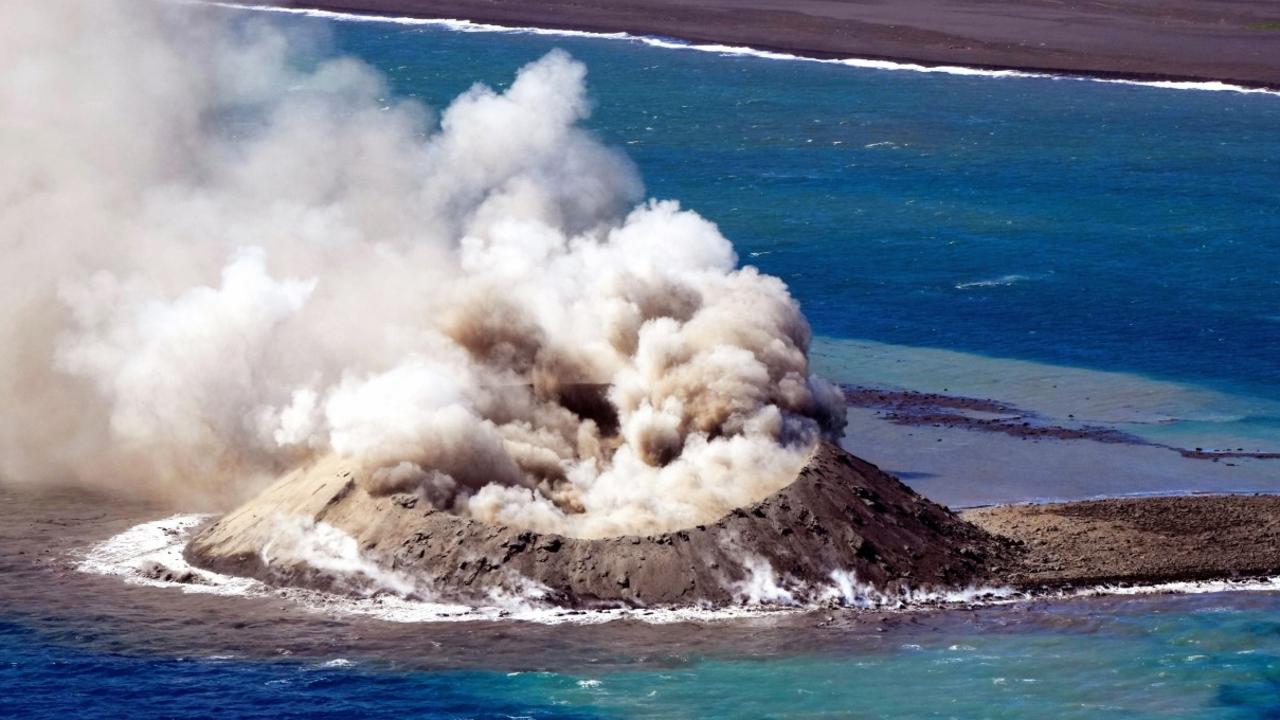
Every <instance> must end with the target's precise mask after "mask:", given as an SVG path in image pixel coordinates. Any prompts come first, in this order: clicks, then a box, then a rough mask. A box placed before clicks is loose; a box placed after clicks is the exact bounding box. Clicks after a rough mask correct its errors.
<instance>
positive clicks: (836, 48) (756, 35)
mask: <svg viewBox="0 0 1280 720" xmlns="http://www.w3.org/2000/svg"><path fill="white" fill-rule="evenodd" d="M210 4H213V5H216V6H219V7H226V8H239V9H245V10H258V11H275V12H287V13H298V14H312V15H319V16H330V17H335V18H344V17H345V18H347V19H363V20H369V21H374V20H382V21H387V22H397V21H400V22H403V21H405V20H419V21H424V22H439V23H442V24H447V23H465V24H467V25H470V26H472V27H471V29H472V30H473V31H485V30H491V31H495V32H497V31H510V32H519V31H527V32H547V33H566V34H581V35H583V36H588V37H592V36H593V37H601V38H612V39H626V40H632V41H639V42H644V43H646V44H650V45H655V46H659V47H665V48H670V49H690V50H701V51H709V52H718V53H724V54H740V55H755V56H759V57H764V58H768V59H792V60H804V61H813V62H834V63H840V64H845V65H849V66H852V67H862V68H868V69H884V70H914V71H920V72H943V73H951V74H962V75H988V76H996V77H1042V78H1057V79H1075V80H1092V81H1097V82H1113V83H1123V84H1139V85H1144V86H1152V87H1163V88H1173V89H1200V90H1226V91H1236V92H1251V93H1266V94H1280V30H1275V29H1274V28H1273V24H1274V23H1275V22H1276V21H1280V13H1276V17H1275V18H1271V17H1269V16H1266V17H1263V16H1250V17H1245V16H1240V15H1238V14H1236V15H1230V16H1229V17H1227V16H1224V17H1223V18H1220V19H1218V20H1217V21H1215V22H1209V21H1207V20H1206V19H1205V17H1204V16H1201V15H1199V14H1196V13H1191V10H1190V9H1189V6H1191V5H1194V4H1193V3H1190V2H1189V1H1187V0H1184V1H1183V2H1178V3H1174V4H1173V6H1172V7H1169V8H1165V9H1164V10H1163V11H1162V12H1155V11H1147V10H1146V9H1144V8H1139V9H1133V8H1130V9H1128V10H1120V9H1109V10H1107V11H1106V12H1101V11H1098V9H1097V8H1093V9H1091V10H1090V11H1089V12H1085V11H1084V9H1083V8H1058V9H1055V10H1052V11H1050V10H1048V9H1046V8H1044V7H1042V6H1038V5H1034V4H1032V3H1031V2H1030V0H1013V1H1011V2H1006V3H1004V4H1002V5H1001V7H1000V9H998V10H992V9H991V8H990V6H982V5H976V4H975V5H973V6H971V7H970V6H969V4H968V3H962V5H964V6H965V7H963V8H960V9H956V8H953V9H952V12H951V15H957V14H960V13H961V10H963V12H965V13H969V15H966V16H964V17H965V18H967V22H969V23H971V24H968V25H966V24H965V22H962V21H961V20H957V19H955V18H951V20H948V18H950V15H948V14H947V13H945V12H943V13H936V12H934V11H937V10H940V8H937V7H933V6H935V5H938V2H937V0H913V2H910V3H907V4H905V5H901V6H900V5H893V6H891V7H890V8H885V7H881V6H876V5H862V4H859V5H856V6H851V5H845V4H832V3H826V4H823V3H820V2H817V0H809V1H808V2H802V3H800V5H799V9H798V10H796V11H786V12H784V11H782V9H781V8H782V7H790V6H789V5H785V4H783V3H780V2H778V1H777V0H756V2H749V0H702V2H700V3H698V4H697V5H693V6H690V5H684V4H675V3H670V2H666V1H664V0H630V1H629V2H623V3H611V2H604V1H603V0H596V1H595V2H588V3H581V4H578V5H574V6H573V7H572V9H570V8H568V7H566V5H565V3H564V2H563V0H540V1H539V2H529V3H516V2H511V1H510V0H496V1H493V2H478V1H477V0H452V1H450V2H437V3H431V4H429V5H426V4H423V3H421V2H415V1H414V0H304V1H302V2H297V1H294V0H267V1H266V2H260V3H234V2H228V3H224V2H215V3H210ZM1212 4H1213V5H1214V6H1215V7H1217V8H1218V9H1219V10H1222V12H1223V13H1226V12H1227V11H1226V9H1224V7H1223V6H1224V5H1225V4H1224V3H1220V2H1213V3H1212ZM735 5H740V6H742V7H734V6H735ZM748 6H749V7H748ZM827 6H832V7H833V8H834V10H833V11H832V12H830V13H829V14H826V15H824V14H822V13H823V12H824V11H823V8H825V7H827ZM1195 9H1196V10H1197V12H1198V11H1199V10H1200V9H1199V8H1195ZM1033 10H1034V12H1031V11H1033ZM809 13H813V14H809ZM895 13H897V14H895ZM1189 13H1190V14H1189ZM934 14H938V15H939V17H932V15H934ZM1210 14H1212V13H1210ZM899 15H900V16H901V17H899ZM730 16H731V21H729V22H725V19H726V18H729V17H730ZM952 20H954V21H955V22H956V23H959V24H958V25H957V24H949V23H951V21H952ZM979 21H981V22H979ZM899 23H901V24H899ZM913 23H914V25H913ZM983 23H985V24H983ZM458 29H464V28H458ZM1012 36H1018V37H1021V38H1024V39H1025V38H1032V39H1033V40H1035V43H1034V45H1033V44H1032V43H1028V42H1025V41H1017V42H1011V41H1010V40H1009V37H1012Z"/></svg>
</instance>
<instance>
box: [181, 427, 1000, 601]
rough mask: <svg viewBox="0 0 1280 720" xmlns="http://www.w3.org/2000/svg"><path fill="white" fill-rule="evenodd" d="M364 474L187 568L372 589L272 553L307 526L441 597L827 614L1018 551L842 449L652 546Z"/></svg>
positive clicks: (314, 486)
mask: <svg viewBox="0 0 1280 720" xmlns="http://www.w3.org/2000/svg"><path fill="white" fill-rule="evenodd" d="M356 472H357V471H356V470H354V469H353V468H352V467H350V466H349V465H348V464H347V463H345V462H343V461H342V460H340V459H338V458H329V459H325V460H322V461H320V462H317V463H316V464H314V465H311V466H309V467H306V468H303V469H301V470H298V471H295V472H294V473H292V474H290V475H288V476H286V477H284V478H283V479H281V480H280V481H279V482H277V483H276V484H275V485H273V486H272V487H270V488H269V489H267V490H266V491H265V492H263V493H262V494H261V495H260V496H258V497H257V498H255V499H254V500H252V501H250V502H249V503H247V504H246V505H244V506H242V507H241V508H239V509H237V510H235V511H234V512H232V513H230V514H228V515H226V516H225V517H223V518H221V519H220V520H218V521H216V522H214V523H212V524H211V525H209V526H207V527H206V528H204V529H203V530H202V531H201V532H200V533H199V534H198V535H197V536H196V537H195V538H194V539H193V540H192V541H191V543H190V544H189V545H188V547H187V550H186V555H187V558H188V560H189V561H190V562H191V563H192V564H194V565H196V566H198V567H203V568H205V569H209V570H214V571H217V572H221V573H226V574H233V575H241V576H252V577H257V578H260V579H263V580H266V581H268V582H271V583H274V584H284V585H299V586H308V587H318V588H322V589H335V590H363V591H368V590H369V589H370V588H369V586H368V584H367V583H366V584H365V586H364V587H359V583H358V582H357V581H355V580H353V577H357V576H358V575H359V573H355V574H352V573H343V572H339V571H337V570H335V568H334V567H333V563H326V562H315V561H309V560H307V559H306V558H305V557H303V556H296V555H295V556H290V555H289V554H287V553H284V554H280V553H275V552H273V551H272V547H273V545H272V544H273V543H278V540H276V538H277V536H278V534H279V532H280V531H281V527H282V523H287V522H289V521H290V519H291V518H293V519H297V518H302V519H304V521H305V522H306V523H312V525H309V527H312V528H313V529H314V527H315V525H314V524H315V523H323V524H324V525H326V526H332V527H333V528H337V529H339V530H341V531H342V532H343V533H345V534H346V535H347V536H350V538H354V542H355V543H356V545H357V546H358V548H359V555H360V557H361V558H367V559H368V561H371V562H373V563H376V564H377V566H378V567H379V568H383V569H385V570H386V571H387V572H389V573H392V574H394V575H395V576H396V577H400V578H406V579H407V580H408V581H409V582H410V583H411V584H412V586H413V587H416V588H420V589H429V593H430V595H431V596H432V597H434V598H437V599H439V598H444V599H450V600H458V601H463V602H467V601H483V599H484V598H486V597H489V596H490V595H491V594H492V593H494V592H503V591H513V590H514V591H519V590H520V588H522V587H523V588H525V589H527V588H530V587H536V588H541V589H542V591H544V592H545V593H547V595H548V597H547V599H548V600H551V601H553V602H556V603H558V604H562V605H570V606H599V605H643V606H655V605H691V604H715V605H721V604H729V603H734V602H739V601H742V600H744V599H750V598H752V597H753V596H754V595H756V594H758V593H761V592H764V593H773V594H774V596H773V598H772V599H775V600H777V599H783V600H795V601H797V602H801V601H806V600H813V599H818V598H819V597H820V596H821V595H822V594H823V593H824V592H829V589H830V588H832V587H833V575H832V573H833V571H834V572H838V573H839V574H840V577H842V578H844V579H845V580H846V582H847V580H848V579H849V578H851V577H856V579H857V581H858V582H859V583H864V584H866V585H868V586H872V587H874V588H876V589H878V590H881V591H888V592H894V591H896V590H899V589H902V588H905V587H911V588H916V589H920V588H953V587H963V586H968V585H972V584H978V583H983V582H985V581H987V580H989V579H990V578H991V577H992V576H993V573H996V572H998V571H999V570H1000V567H999V566H1000V565H1001V564H1003V563H1005V562H1006V561H1007V559H1008V555H1009V552H1010V549H1009V545H1008V544H1007V543H1006V542H1005V541H1003V540H1000V539H998V538H996V537H994V536H992V535H990V534H988V533H987V532H986V531H984V530H982V529H980V528H978V527H977V526H975V525H972V524H970V523H968V522H965V521H964V520H961V519H960V518H959V517H957V516H956V515H955V514H954V513H952V512H951V511H950V510H948V509H946V508H944V507H942V506H940V505H937V504H935V503H933V502H930V501H929V500H927V499H925V498H923V497H921V496H920V495H918V494H917V493H915V492H914V491H912V490H911V489H910V488H908V487H907V486H905V485H903V484H902V483H901V482H899V481H898V480H897V479H896V478H894V477H892V476H890V475H888V474H886V473H884V472H881V471H880V470H879V469H878V468H876V467H875V466H873V465H871V464H870V463H867V462H865V461H863V460H860V459H859V458H857V457H854V456H853V455H850V454H849V453H847V452H845V451H844V450H842V449H841V448H839V447H837V446H835V445H832V444H829V443H822V444H820V445H819V446H818V447H817V449H816V450H815V452H814V455H813V458H812V459H811V461H810V462H809V464H808V465H807V466H806V467H805V468H804V470H803V471H802V472H801V473H800V475H799V477H797V478H796V480H795V481H794V482H793V483H792V484H791V485H789V486H787V487H785V488H783V489H782V490H779V491H778V492H776V493H774V494H773V495H771V496H769V497H767V498H765V499H764V500H762V501H760V502H758V503H755V504H754V505H751V506H749V507H743V508H739V509H737V510H734V511H733V512H731V513H730V514H729V515H727V516H725V517H723V518H721V519H720V520H719V521H717V522H715V523H712V524H708V525H700V526H697V527H691V528H687V529H684V530H680V531H676V532H670V533H664V534H661V535H653V536H647V537H639V536H627V537H614V538H607V539H593V540H587V539H576V538H570V537H561V536H558V535H544V534H538V533H535V532H531V531H528V530H523V529H520V528H514V527H500V526H494V525H488V524H485V523H482V522H479V521H476V520H472V519H469V518H466V517H460V516H458V515H454V514H451V513H449V512H445V511H442V510H439V509H436V508H434V507H431V506H430V504H429V503H427V502H426V500H425V499H423V498H422V497H419V496H417V495H410V494H398V495H388V496H382V497H377V496H374V495H371V494H369V493H368V492H366V491H365V490H364V489H363V487H364V486H363V484H362V483H361V482H359V480H360V478H358V477H357V475H356ZM339 537H343V536H341V535H339ZM264 551H265V552H264ZM850 573H852V575H850ZM353 582H354V583H356V585H355V586H353V585H352V583H353ZM423 592H424V594H425V591H423Z"/></svg>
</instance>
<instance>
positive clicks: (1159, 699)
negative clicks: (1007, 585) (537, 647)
mask: <svg viewBox="0 0 1280 720" xmlns="http://www.w3.org/2000/svg"><path fill="white" fill-rule="evenodd" d="M1278 611H1280V599H1277V598H1275V597H1274V596H1272V597H1267V596H1247V595H1236V596H1219V597H1213V596H1204V597H1191V598H1178V599H1174V600H1169V599H1158V598H1157V599H1144V600H1129V601H1123V602H1120V601H1099V602H1095V603H1090V602H1084V603H1077V604H1074V605H1064V606H1061V607H1055V608H1050V609H1040V610H1033V611H1029V612H1028V611H1020V612H1017V613H1010V614H1009V617H1007V618H1004V619H1002V618H1001V617H1000V616H999V615H995V614H992V613H990V612H989V611H988V612H985V613H977V614H975V616H974V617H972V618H967V617H966V618H961V619H959V620H956V619H952V620H950V621H945V622H942V623H941V624H940V625H936V626H935V625H932V624H931V621H930V619H929V618H924V619H923V620H911V621H909V622H904V623H902V624H901V625H900V626H899V627H893V628H890V629H888V630H887V631H886V632H884V633H882V634H876V635H875V636H874V637H871V638H868V637H867V636H866V635H865V634H855V633H851V634H850V636H849V639H848V640H847V642H843V643H842V642H841V641H840V640H839V637H840V636H839V633H840V632H841V631H840V630H804V629H801V630H799V631H796V632H794V633H792V638H793V640H794V644H793V646H792V647H793V649H791V650H788V649H787V648H786V646H785V644H781V645H780V646H772V647H766V648H763V649H762V648H759V647H756V648H752V649H747V650H739V651H732V650H722V651H710V652H707V651H705V650H704V651H701V652H699V653H692V652H687V650H686V649H685V648H682V647H681V646H680V643H679V642H678V641H676V642H673V643H672V644H671V645H670V646H669V648H668V649H669V652H667V653H663V654H660V655H659V656H657V657H652V656H650V657H646V656H637V655H636V654H628V650H627V648H626V644H625V643H620V644H618V645H615V646H611V647H604V648H601V649H600V650H599V651H598V653H597V657H595V658H593V659H592V662H594V663H595V664H597V665H598V666H599V667H588V668H582V667H571V668H568V669H564V670H560V669H557V668H559V667H561V666H562V661H561V659H560V658H559V657H558V654H557V650H556V643H548V649H547V650H545V651H543V652H541V653H535V654H532V655H523V656H520V657H513V655H512V654H511V653H509V652H505V651H504V649H503V648H502V645H501V644H500V643H499V644H498V645H496V646H495V651H494V660H493V663H494V666H495V667H493V668H492V669H474V668H469V669H456V670H448V669H446V670H439V669H423V668H413V667H411V666H410V667H406V666H403V665H398V664H396V663H392V662H387V661H386V660H383V659H376V658H370V659H366V658H362V657H359V656H352V655H346V656H343V657H341V658H340V659H339V658H335V657H332V656H331V657H329V658H324V657H316V658H308V659H292V658H290V659H285V660H247V659H230V658H209V657H191V656H174V655H165V654H156V653H136V652H130V651H121V650H115V651H107V650H101V649H95V648H93V647H92V646H87V647H86V646H85V645H84V644H83V643H82V644H79V645H68V644H65V643H64V642H60V641H59V640H58V639H54V638H49V637H47V636H43V635H38V634H37V633H36V632H34V631H32V630H29V629H25V628H23V627H21V626H17V625H12V624H0V658H3V662H0V688H3V690H2V691H0V716H4V717H14V718H19V717H21V718H32V719H36V718H39V719H42V720H43V719H44V718H49V719H53V718H66V717H80V718H114V717H120V716H125V717H131V718H139V719H149V718H169V717H221V718H279V717H317V718H350V717H367V718H408V717H412V718H664V719H676V718H708V717H711V718H782V717H787V718H922V717H938V718H1048V717H1052V718H1112V717H1115V718H1120V717H1123V718H1130V719H1133V720H1137V719H1140V718H1153V719H1154V718H1223V719H1228V718H1268V717H1277V716H1280V614H1278ZM518 631H519V628H513V632H518ZM574 631H575V629H574V628H564V629H563V631H562V633H560V635H561V636H562V638H564V640H563V642H564V644H566V645H570V644H572V640H571V639H570V638H572V635H573V634H574ZM404 635H405V639H404V642H405V643H415V642H417V643H426V642H428V641H430V640H431V639H432V638H433V634H432V633H431V632H430V631H429V630H428V631H423V630H421V629H413V628H410V629H407V630H406V631H405V633H404ZM833 636H834V638H833ZM815 637H816V638H819V640H815ZM477 641H479V640H477ZM490 641H492V640H490ZM813 642H821V644H822V646H823V647H822V648H821V649H820V650H815V651H805V650H803V649H802V648H803V647H804V646H805V645H806V644H808V643H813ZM842 645H843V646H842Z"/></svg>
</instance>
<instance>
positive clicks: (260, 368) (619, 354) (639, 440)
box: [0, 0, 843, 537]
mask: <svg viewBox="0 0 1280 720" xmlns="http://www.w3.org/2000/svg"><path fill="white" fill-rule="evenodd" d="M296 33H297V31H296V30H292V29H284V28H280V27H277V26H273V25H270V24H267V23H265V22H259V21H256V20H248V21H246V20H245V19H244V18H243V17H241V16H233V15H230V14H228V13H226V12H223V11H213V10H208V9H203V8H198V7H190V6H180V7H179V6H170V5H167V4H158V3H151V2H124V1H123V0H92V1H91V0H46V1H44V2H39V3H17V4H14V5H13V6H12V7H9V8H7V9H6V22H5V23H3V25H0V247H2V249H3V255H4V264H3V266H2V267H0V273H2V274H3V277H2V280H3V282H2V283H0V303H2V304H3V307H4V314H3V316H0V386H2V390H3V396H4V398H5V399H6V400H5V407H4V410H3V414H2V415H0V478H3V480H4V481H6V482H33V483H60V482H74V483H80V484H85V485H91V486H95V487H104V488H109V489H114V490H120V491H127V492H131V493H136V494H145V495H147V496H151V497H157V498H163V499H166V500H169V501H171V502H180V503H185V504H193V503H194V504H197V505H200V506H203V507H226V506H229V505H231V504H232V503H235V502H238V501H240V500H242V499H244V498H245V497H246V496H247V495H250V494H252V493H254V492H255V491H257V490H260V489H261V488H262V487H263V486H264V485H265V484H266V483H268V482H269V481H270V480H271V479H273V478H275V477H277V476H279V475H280V474H282V473H284V472H287V471H289V470H291V469H293V468H296V467H300V466H302V465H305V464H307V463H310V462H315V461H317V460H318V459H320V458H322V457H324V456H327V455H331V454H335V453H336V454H339V455H342V456H345V457H349V458H354V459H356V460H357V461H358V462H359V465H360V467H362V468H364V469H365V471H366V472H365V473H364V475H363V476H362V477H361V482H364V483H366V485H367V487H368V488H369V489H370V490H371V491H372V492H376V493H400V492H411V493H420V494H422V495H423V496H425V497H426V498H427V499H428V500H430V501H431V502H432V503H434V504H435V505H437V506H438V507H441V508H444V509H449V510H451V511H453V512H457V513H461V514H467V515H470V516H473V517H476V518H479V519H482V520H486V521H490V522H495V523H502V524H508V525H516V526H521V527H528V528H531V529H535V530H539V531H544V532H560V533H564V534H568V535H574V536H579V537H598V536H604V535H616V534H624V533H650V532H657V531H662V530H669V529H674V528H678V527H687V526H690V525H693V524H696V523H700V522H707V521H710V520H714V519H715V518H716V517H718V516H719V515H722V514H723V513H725V512H727V511H728V510H730V509H732V508H734V507H737V506H740V505H743V504H746V503H748V502H751V501H753V500H756V499H759V498H761V497H763V496H764V495H767V494H768V493H770V492H772V491H774V490H776V489H778V488H779V487H782V486H783V485H785V484H787V483H788V482H790V481H791V479H792V478H794V477H795V475H796V472H797V471H798V470H799V469H800V467H801V466H802V465H803V464H804V463H805V461H806V460H807V458H808V456H809V453H810V452H811V450H812V448H813V446H814V444H815V443H816V441H817V440H818V438H819V437H820V436H821V435H822V434H824V433H826V434H838V432H839V431H840V426H841V424H842V422H843V407H842V404H841V403H842V401H841V400H840V398H839V395H838V393H837V392H836V391H835V390H834V389H833V388H832V387H831V386H830V385H829V384H827V383H825V382H824V381H822V380H819V379H816V378H814V377H812V376H811V375H810V374H809V368H808V359H807V356H806V352H807V347H808V343H809V328H808V325H807V324H806V322H805V320H804V318H803V316H802V315H801V313H800V311H799V308H798V307H797V305H796V303H795V302H794V300H793V299H792V298H791V296H790V295H789V293H788V291H787V288H786V286H785V285H784V284H783V283H782V282H781V281H780V280H778V279H776V278H773V277H770V276H767V275H764V274H761V273H760V272H758V271H757V270H755V269H754V268H751V267H738V265H737V257H736V255H735V254H734V251H733V248H732V246H731V245H730V243H729V242H728V241H727V240H726V239H725V238H724V237H723V236H722V235H721V233H720V232H719V231H718V229H717V228H716V226H715V225H714V224H712V223H711V222H708V221H707V220H705V219H703V218H702V217H700V216H698V215H697V214H695V213H693V212H691V211H688V210H684V209H682V208H681V207H680V206H679V205H678V204H677V203H675V202H672V201H652V200H650V201H645V200H644V199H643V198H644V194H643V187H642V185H641V182H640V179H639V177H638V174H637V172H636V170H635V168H634V167H633V166H632V164H631V163H630V162H629V161H628V160H627V158H626V157H624V156H623V155H622V154H621V153H619V152H618V151H616V150H615V149H612V148H609V147H606V146H605V145H603V144H602V143H601V142H600V141H598V140H597V139H596V138H595V137H593V136H592V135H591V133H589V132H587V131H586V130H584V129H583V128H581V127H580V125H579V123H580V122H581V121H582V120H583V119H584V118H586V117H587V116H588V114H589V111H590V103H589V101H588V98H587V94H586V89H585V87H586V86H585V75H586V70H585V68H584V67H583V65H581V64H580V63H578V62H576V61H574V60H573V59H572V58H570V57H569V56H568V55H567V54H565V53H563V52H559V51H554V52H551V53H549V54H548V55H547V56H545V57H543V58H542V59H540V60H538V61H536V62H533V63H530V64H529V65H527V66H525V67H524V68H521V69H520V70H519V72H518V73H517V75H516V77H515V80H514V82H513V83H512V84H511V85H510V87H509V88H508V89H507V90H506V91H504V92H496V91H494V90H492V89H490V88H487V87H485V86H483V85H476V86H474V87H472V88H471V89H470V90H468V91H467V92H465V93H463V94H462V95H461V96H460V97H458V98H457V99H455V100H454V101H453V102H452V103H451V104H450V105H449V106H448V107H446V108H444V109H443V110H442V111H440V112H439V114H433V113H432V112H431V111H430V110H428V109H427V108H425V107H423V106H421V105H419V104H417V103H414V102H410V101H403V100H396V99H394V98H393V96H392V93H391V92H390V90H389V89H388V87H387V85H386V83H385V81H384V80H383V78H382V77H381V76H380V75H379V74H378V73H377V72H376V71H374V70H372V69H371V68H369V67H367V66H366V65H364V64H362V63H360V62H359V61H357V60H353V59H350V58H332V59H326V60H323V61H320V62H306V61H305V58H300V56H299V55H298V53H297V52H296V50H295V47H296V41H297V38H296V37H294V35H295V34H296ZM303 40H304V43H303V44H314V39H308V38H304V39H303Z"/></svg>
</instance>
